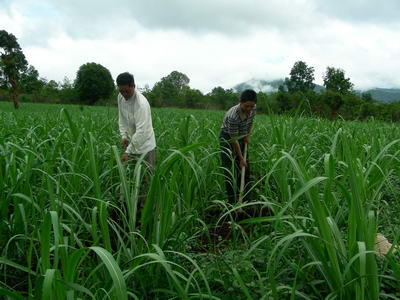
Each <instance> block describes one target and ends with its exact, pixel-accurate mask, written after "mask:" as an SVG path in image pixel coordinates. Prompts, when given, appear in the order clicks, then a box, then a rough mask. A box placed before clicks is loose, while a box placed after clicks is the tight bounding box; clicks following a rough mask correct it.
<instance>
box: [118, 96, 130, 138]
mask: <svg viewBox="0 0 400 300" xmlns="http://www.w3.org/2000/svg"><path fill="white" fill-rule="evenodd" d="M118 127H119V134H120V135H121V138H122V139H124V140H127V139H128V130H127V129H126V126H125V122H124V120H123V117H122V112H121V107H120V106H119V102H118Z"/></svg>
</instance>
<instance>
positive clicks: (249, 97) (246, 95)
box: [239, 90, 257, 113]
mask: <svg viewBox="0 0 400 300" xmlns="http://www.w3.org/2000/svg"><path fill="white" fill-rule="evenodd" d="M256 104H257V93H256V92H255V91H253V90H244V91H243V92H242V94H241V95H240V104H239V105H240V109H241V110H242V111H243V112H245V113H250V112H251V111H252V110H253V109H254V107H256Z"/></svg>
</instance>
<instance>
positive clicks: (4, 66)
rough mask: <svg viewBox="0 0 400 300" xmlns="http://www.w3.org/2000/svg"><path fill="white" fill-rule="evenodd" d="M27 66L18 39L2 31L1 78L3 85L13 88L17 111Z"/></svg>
mask: <svg viewBox="0 0 400 300" xmlns="http://www.w3.org/2000/svg"><path fill="white" fill-rule="evenodd" d="M27 66H28V62H27V61H26V58H25V55H24V53H23V52H22V49H21V47H20V45H19V44H18V41H17V38H16V37H15V36H14V35H13V34H11V33H8V32H7V31H5V30H0V71H1V72H0V77H1V81H2V85H5V86H7V87H9V86H10V87H11V98H12V100H13V102H14V108H15V109H17V108H18V107H19V102H18V94H19V79H20V76H21V73H22V72H24V71H25V70H26V69H27Z"/></svg>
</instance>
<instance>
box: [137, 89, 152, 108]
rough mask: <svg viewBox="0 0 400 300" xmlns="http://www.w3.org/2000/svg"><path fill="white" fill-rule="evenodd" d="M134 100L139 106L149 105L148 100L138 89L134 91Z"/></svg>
mask: <svg viewBox="0 0 400 300" xmlns="http://www.w3.org/2000/svg"><path fill="white" fill-rule="evenodd" d="M135 95H136V101H137V103H138V104H139V106H141V107H150V104H149V101H148V100H147V98H146V97H145V96H144V95H143V94H142V93H141V92H140V91H138V90H136V91H135Z"/></svg>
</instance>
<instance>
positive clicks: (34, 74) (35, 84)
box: [20, 66, 45, 94]
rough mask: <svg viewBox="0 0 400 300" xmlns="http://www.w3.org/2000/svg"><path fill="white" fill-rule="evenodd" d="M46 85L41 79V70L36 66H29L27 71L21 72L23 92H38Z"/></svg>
mask: <svg viewBox="0 0 400 300" xmlns="http://www.w3.org/2000/svg"><path fill="white" fill-rule="evenodd" d="M44 85H45V82H44V80H41V79H39V72H38V71H37V70H36V69H35V67H34V66H29V67H28V68H27V69H26V71H25V72H23V73H22V74H21V78H20V87H21V91H22V92H23V93H27V94H32V93H37V92H39V91H40V90H41V89H42V88H43V86H44Z"/></svg>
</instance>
